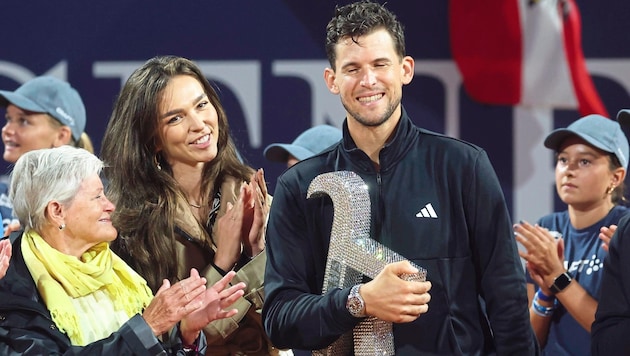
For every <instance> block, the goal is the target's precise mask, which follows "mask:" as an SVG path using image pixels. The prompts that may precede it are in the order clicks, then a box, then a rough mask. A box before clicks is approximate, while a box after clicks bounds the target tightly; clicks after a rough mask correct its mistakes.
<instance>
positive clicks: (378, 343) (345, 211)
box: [307, 171, 426, 356]
mask: <svg viewBox="0 0 630 356" xmlns="http://www.w3.org/2000/svg"><path fill="white" fill-rule="evenodd" d="M323 194H327V195H329V196H330V198H331V200H332V202H333V206H334V210H335V214H334V217H333V224H332V231H331V233H330V246H329V248H328V259H327V260H326V271H325V274H324V285H323V287H322V294H325V293H326V292H327V291H329V290H331V289H335V288H346V287H350V286H353V285H355V284H358V283H361V280H362V279H363V276H367V277H369V278H374V277H376V275H377V274H378V273H379V272H380V271H381V270H382V269H383V268H384V267H385V265H387V264H389V263H393V262H398V261H403V260H405V258H404V257H403V256H401V255H399V254H397V253H396V252H394V251H392V250H390V249H389V248H387V247H385V246H383V245H382V244H380V243H379V242H377V241H376V240H373V239H372V238H370V214H371V210H370V196H369V193H368V188H367V185H366V184H365V182H364V181H363V180H362V179H361V177H359V176H358V175H357V174H356V173H354V172H350V171H338V172H330V173H324V174H320V175H319V176H317V177H315V179H313V180H312V181H311V184H310V186H309V187H308V192H307V198H311V197H317V196H320V195H323ZM414 267H416V268H418V270H419V272H418V273H415V274H411V275H403V276H400V277H401V278H403V279H406V280H413V281H425V280H426V270H425V269H424V268H422V267H419V266H416V265H414ZM353 354H354V355H393V354H394V335H393V332H392V324H391V323H390V322H386V321H383V320H379V319H377V318H375V317H368V318H366V319H364V320H362V321H361V322H359V324H357V326H355V327H354V329H353V330H352V332H348V333H346V334H344V335H342V336H341V337H339V339H337V340H336V341H335V342H334V343H332V344H331V345H330V346H328V347H327V348H325V349H321V350H315V351H313V355H335V356H336V355H353Z"/></svg>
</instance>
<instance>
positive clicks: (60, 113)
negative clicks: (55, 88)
mask: <svg viewBox="0 0 630 356" xmlns="http://www.w3.org/2000/svg"><path fill="white" fill-rule="evenodd" d="M55 111H56V112H57V114H59V115H61V116H63V118H64V119H66V120H68V126H74V119H73V118H72V116H70V115H68V114H67V113H66V112H65V111H63V109H62V108H60V107H57V108H56V109H55Z"/></svg>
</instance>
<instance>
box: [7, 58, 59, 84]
mask: <svg viewBox="0 0 630 356" xmlns="http://www.w3.org/2000/svg"><path fill="white" fill-rule="evenodd" d="M41 75H49V76H51V77H55V78H58V79H61V80H64V81H67V80H68V79H67V78H68V62H66V61H61V62H59V63H57V64H56V65H55V66H53V67H52V68H50V69H49V70H47V71H46V72H45V73H42V74H41ZM0 76H2V77H6V78H10V79H12V80H15V81H16V82H18V83H20V85H22V84H24V83H26V82H27V81H29V80H31V79H33V78H35V77H37V76H38V75H37V74H35V73H33V72H32V71H30V70H29V69H27V68H25V67H23V66H21V65H19V64H15V63H11V62H6V61H0Z"/></svg>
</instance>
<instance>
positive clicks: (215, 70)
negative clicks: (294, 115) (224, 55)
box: [92, 60, 262, 148]
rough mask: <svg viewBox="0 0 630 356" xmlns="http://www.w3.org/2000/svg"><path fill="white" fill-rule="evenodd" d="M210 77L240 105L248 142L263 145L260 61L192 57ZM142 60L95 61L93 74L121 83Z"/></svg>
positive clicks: (252, 144) (122, 83) (256, 146)
mask: <svg viewBox="0 0 630 356" xmlns="http://www.w3.org/2000/svg"><path fill="white" fill-rule="evenodd" d="M195 63H196V64H197V66H199V68H200V69H201V71H202V72H203V73H204V74H205V75H206V77H208V79H210V80H212V81H215V80H216V81H219V82H221V83H222V84H224V85H225V86H226V87H227V88H228V89H230V90H231V91H232V92H233V93H234V95H235V96H236V99H237V100H238V102H239V105H240V106H241V108H242V109H243V116H244V117H245V124H246V125H247V130H246V131H247V134H248V138H249V144H250V145H251V146H252V147H255V148H258V147H260V146H261V145H262V126H261V123H262V114H261V112H262V108H261V100H262V98H261V85H262V84H261V79H260V72H261V70H260V62H259V61H238V60H235V61H203V60H199V61H197V60H196V61H195ZM143 64H144V62H135V61H130V62H95V63H94V65H93V66H92V73H93V75H94V76H95V77H96V78H116V77H118V78H120V82H121V87H122V86H123V85H124V84H125V82H126V81H127V78H129V76H130V75H131V73H133V71H134V70H135V69H136V68H138V67H140V66H142V65H143Z"/></svg>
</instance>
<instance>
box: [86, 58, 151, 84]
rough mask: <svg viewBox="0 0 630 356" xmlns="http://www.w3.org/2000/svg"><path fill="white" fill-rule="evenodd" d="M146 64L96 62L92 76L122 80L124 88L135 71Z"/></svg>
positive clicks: (93, 65)
mask: <svg viewBox="0 0 630 356" xmlns="http://www.w3.org/2000/svg"><path fill="white" fill-rule="evenodd" d="M143 64H144V62H133V61H129V62H94V63H93V64H92V75H93V76H94V78H120V87H121V88H122V87H123V86H124V85H125V82H126V81H127V78H129V76H131V73H133V71H134V70H136V69H137V68H138V67H140V66H142V65H143Z"/></svg>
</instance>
